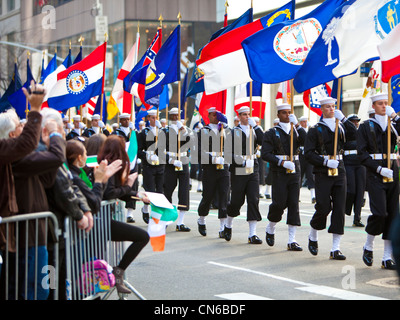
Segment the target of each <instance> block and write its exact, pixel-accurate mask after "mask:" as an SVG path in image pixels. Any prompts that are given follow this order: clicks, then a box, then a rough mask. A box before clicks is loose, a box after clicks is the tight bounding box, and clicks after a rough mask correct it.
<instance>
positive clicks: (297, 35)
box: [242, 0, 345, 84]
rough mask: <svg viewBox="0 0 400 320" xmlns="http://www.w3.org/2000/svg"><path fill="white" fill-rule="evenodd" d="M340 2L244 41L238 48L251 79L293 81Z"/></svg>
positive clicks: (331, 2)
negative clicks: (241, 49) (241, 46)
mask: <svg viewBox="0 0 400 320" xmlns="http://www.w3.org/2000/svg"><path fill="white" fill-rule="evenodd" d="M344 2H345V0H326V1H325V2H324V3H322V4H321V5H320V6H318V7H317V8H316V9H315V10H313V11H312V12H311V13H309V14H307V15H305V16H304V17H302V18H299V19H296V20H292V21H285V22H282V23H279V24H276V25H274V26H272V27H270V28H268V29H265V30H262V31H260V32H258V33H257V34H255V35H253V36H251V37H249V38H248V39H246V40H244V41H243V43H242V45H243V49H244V52H245V55H246V58H247V62H248V67H249V72H250V76H251V78H252V79H253V80H254V81H258V82H261V83H268V84H273V83H280V82H284V81H286V80H291V79H293V78H294V77H295V75H296V73H297V72H298V71H299V70H300V67H301V66H302V65H303V63H304V61H305V60H306V58H307V55H308V53H309V52H310V50H311V48H312V47H313V45H314V43H315V42H316V41H317V39H318V37H319V36H320V34H321V33H322V31H323V29H324V28H325V26H326V25H327V23H328V22H329V20H330V18H331V16H332V12H334V11H335V10H336V9H337V7H339V6H340V5H342V4H343V3H344ZM277 70H279V72H277Z"/></svg>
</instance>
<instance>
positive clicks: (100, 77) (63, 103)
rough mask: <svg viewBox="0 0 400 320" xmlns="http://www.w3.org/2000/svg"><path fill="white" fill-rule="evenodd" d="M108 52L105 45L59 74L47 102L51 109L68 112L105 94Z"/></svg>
mask: <svg viewBox="0 0 400 320" xmlns="http://www.w3.org/2000/svg"><path fill="white" fill-rule="evenodd" d="M106 51H107V43H104V44H103V45H101V46H99V47H98V48H97V49H96V50H94V51H93V52H92V53H91V54H90V55H89V56H87V57H86V58H85V59H84V60H82V61H81V62H79V63H77V64H74V65H72V66H71V67H69V68H68V69H66V70H65V71H62V72H60V73H58V74H57V83H56V85H55V86H54V87H53V89H52V90H51V92H50V93H49V97H48V100H47V103H48V106H49V108H53V109H56V110H59V111H63V110H67V109H69V108H72V107H75V106H81V105H84V104H86V103H87V102H88V101H89V100H90V99H91V98H93V97H96V96H99V95H101V94H103V88H104V72H105V60H106Z"/></svg>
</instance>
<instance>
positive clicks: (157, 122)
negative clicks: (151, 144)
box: [156, 120, 162, 129]
mask: <svg viewBox="0 0 400 320" xmlns="http://www.w3.org/2000/svg"><path fill="white" fill-rule="evenodd" d="M156 128H158V129H161V128H162V125H161V122H160V121H158V120H156Z"/></svg>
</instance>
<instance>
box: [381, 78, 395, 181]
mask: <svg viewBox="0 0 400 320" xmlns="http://www.w3.org/2000/svg"><path fill="white" fill-rule="evenodd" d="M388 96H389V97H388V98H389V106H391V105H392V78H390V80H389V85H388ZM391 126H392V119H391V118H390V116H388V124H387V167H388V169H391V166H392V163H391V160H392V159H390V158H391V146H392V128H391ZM391 182H393V178H392V179H390V178H386V177H384V178H383V183H391Z"/></svg>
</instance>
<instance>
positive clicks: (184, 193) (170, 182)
mask: <svg viewBox="0 0 400 320" xmlns="http://www.w3.org/2000/svg"><path fill="white" fill-rule="evenodd" d="M189 177H190V172H189V165H188V164H185V165H183V171H175V166H174V165H171V164H166V165H165V174H164V195H165V197H166V198H167V199H168V201H169V202H171V203H172V195H173V193H174V191H175V188H176V187H177V186H178V183H179V186H178V201H179V203H178V204H179V205H180V206H182V207H179V208H178V209H179V210H180V211H189V209H190V203H189V201H190V191H189Z"/></svg>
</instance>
